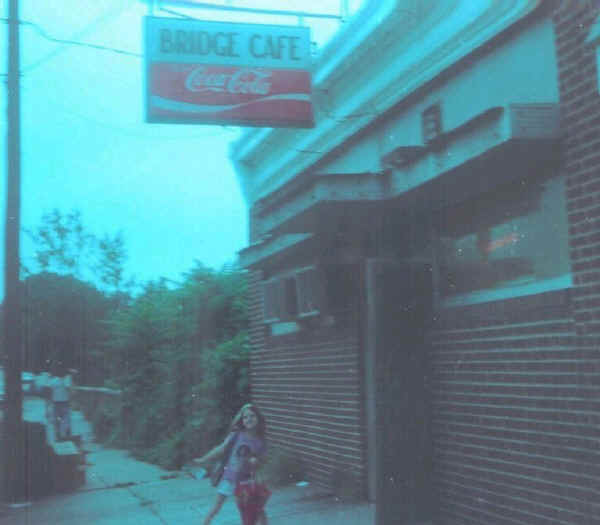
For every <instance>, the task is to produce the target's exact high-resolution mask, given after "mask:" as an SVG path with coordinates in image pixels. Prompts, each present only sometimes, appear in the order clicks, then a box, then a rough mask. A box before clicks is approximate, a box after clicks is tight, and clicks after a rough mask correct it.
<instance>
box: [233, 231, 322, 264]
mask: <svg viewBox="0 0 600 525" xmlns="http://www.w3.org/2000/svg"><path fill="white" fill-rule="evenodd" d="M313 242H314V235H313V234H312V233H293V234H285V235H280V236H278V237H270V238H268V239H264V240H262V241H260V242H257V243H255V244H251V245H250V246H248V247H247V248H244V249H243V250H241V251H240V252H239V257H240V264H241V266H242V267H243V268H249V269H253V268H257V267H261V268H264V267H265V266H266V265H275V264H277V263H280V262H281V261H282V260H284V259H286V258H288V257H291V256H293V255H295V254H297V253H298V252H299V251H304V250H310V249H311V247H312V245H313Z"/></svg>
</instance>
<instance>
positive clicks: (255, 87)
mask: <svg viewBox="0 0 600 525" xmlns="http://www.w3.org/2000/svg"><path fill="white" fill-rule="evenodd" d="M143 23H144V28H143V29H144V31H143V35H144V44H145V46H144V61H143V78H144V94H145V100H144V113H145V120H146V122H148V123H168V124H206V125H233V126H249V127H289V128H312V127H314V125H315V121H314V111H313V106H312V75H311V70H310V69H311V57H310V28H308V27H306V26H282V25H271V24H250V23H230V22H217V21H203V20H196V19H177V18H165V17H155V16H146V17H144V22H143Z"/></svg>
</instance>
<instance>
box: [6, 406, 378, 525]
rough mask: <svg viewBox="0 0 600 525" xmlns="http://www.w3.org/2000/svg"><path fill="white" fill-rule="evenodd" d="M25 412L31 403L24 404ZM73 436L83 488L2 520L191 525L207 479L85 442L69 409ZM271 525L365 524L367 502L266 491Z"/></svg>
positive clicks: (230, 504)
mask: <svg viewBox="0 0 600 525" xmlns="http://www.w3.org/2000/svg"><path fill="white" fill-rule="evenodd" d="M29 408H30V409H31V410H34V408H32V407H29ZM72 427H73V430H74V433H79V434H81V435H82V437H83V445H84V448H85V449H86V450H87V451H88V454H87V457H86V461H87V463H88V467H87V472H86V483H85V485H84V486H83V487H82V488H81V489H79V490H77V491H76V492H71V493H68V494H61V495H55V496H52V497H49V498H46V499H44V500H41V501H36V502H33V503H32V504H31V505H29V506H27V507H23V508H4V509H3V510H0V523H1V524H2V525H31V524H36V525H37V524H40V525H43V524H49V525H50V524H52V525H54V524H57V525H62V524H64V525H75V524H77V525H82V524H85V525H87V524H90V525H117V524H140V525H153V524H161V525H165V524H168V525H171V524H173V525H184V524H188V523H189V524H199V523H201V522H202V519H203V517H204V515H205V514H206V512H207V511H208V509H209V508H210V506H211V505H212V502H213V500H214V498H215V491H214V488H213V487H212V486H211V485H210V483H209V482H208V481H207V480H197V479H195V478H193V477H192V476H191V475H190V474H188V473H185V472H179V471H178V472H169V471H166V470H163V469H161V468H159V467H157V466H155V465H151V464H148V463H144V462H141V461H138V460H136V459H134V458H132V457H131V456H129V455H128V454H127V453H126V452H124V451H121V450H113V449H107V448H103V447H101V446H100V445H98V444H96V443H94V442H93V436H92V433H91V428H90V426H89V424H88V423H87V421H85V419H84V418H83V417H82V416H81V414H80V413H79V412H73V420H72ZM267 514H268V516H269V523H270V524H271V525H279V524H280V525H300V524H302V525H309V524H321V523H323V524H325V523H326V524H327V525H370V524H372V523H373V522H374V519H373V515H374V507H373V506H371V505H367V504H344V503H341V502H339V501H337V500H336V499H335V498H333V497H331V496H328V495H325V494H322V493H319V492H318V491H316V490H314V489H313V488H312V487H311V486H310V485H309V486H307V487H297V486H291V487H285V488H283V489H277V490H274V492H273V495H272V496H271V498H270V500H269V502H268V504H267ZM213 524H214V525H239V524H240V518H239V514H238V511H237V508H236V505H235V501H234V500H233V498H231V501H227V502H226V503H225V505H224V506H223V509H222V510H221V512H220V513H219V515H218V516H217V517H216V518H215V519H214V520H213Z"/></svg>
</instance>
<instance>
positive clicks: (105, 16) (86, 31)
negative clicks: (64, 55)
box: [24, 0, 135, 73]
mask: <svg viewBox="0 0 600 525" xmlns="http://www.w3.org/2000/svg"><path fill="white" fill-rule="evenodd" d="M120 1H122V0H120ZM134 3H135V0H128V1H127V2H125V3H124V4H123V3H122V5H120V6H119V7H118V8H117V9H107V10H106V11H104V12H103V13H100V15H98V16H97V17H96V18H94V19H93V20H92V21H91V22H90V23H89V24H87V25H86V26H85V27H84V28H83V29H82V30H81V31H78V32H76V33H75V34H74V35H73V37H71V38H70V39H69V40H77V41H79V39H80V38H81V37H83V36H86V35H88V36H89V35H90V34H92V33H94V32H95V31H97V30H98V28H99V27H101V26H102V25H103V24H105V23H106V22H109V21H110V20H114V19H115V18H116V17H118V16H120V15H121V14H122V13H123V12H124V11H125V10H126V9H128V8H130V7H131V6H132V5H133V4H134ZM64 49H65V48H64V47H59V48H57V49H54V50H53V51H51V52H50V53H48V54H46V55H45V56H43V57H42V58H40V59H38V60H37V61H35V62H34V63H32V64H29V65H28V66H25V68H24V72H25V73H28V72H29V71H32V70H34V69H36V68H37V67H39V66H41V65H42V64H44V63H45V62H47V61H48V60H51V59H52V58H54V57H55V56H56V55H57V54H59V53H61V52H62V51H63V50H64Z"/></svg>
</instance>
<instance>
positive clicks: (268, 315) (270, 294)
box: [263, 279, 281, 323]
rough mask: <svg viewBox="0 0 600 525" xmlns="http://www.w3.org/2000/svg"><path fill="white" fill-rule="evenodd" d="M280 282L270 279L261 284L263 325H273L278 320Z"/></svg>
mask: <svg viewBox="0 0 600 525" xmlns="http://www.w3.org/2000/svg"><path fill="white" fill-rule="evenodd" d="M280 289H281V282H280V281H279V279H270V280H268V281H265V282H264V283H263V317H264V322H265V323H273V322H276V321H279V319H280V311H281V306H280V301H281V293H280Z"/></svg>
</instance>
